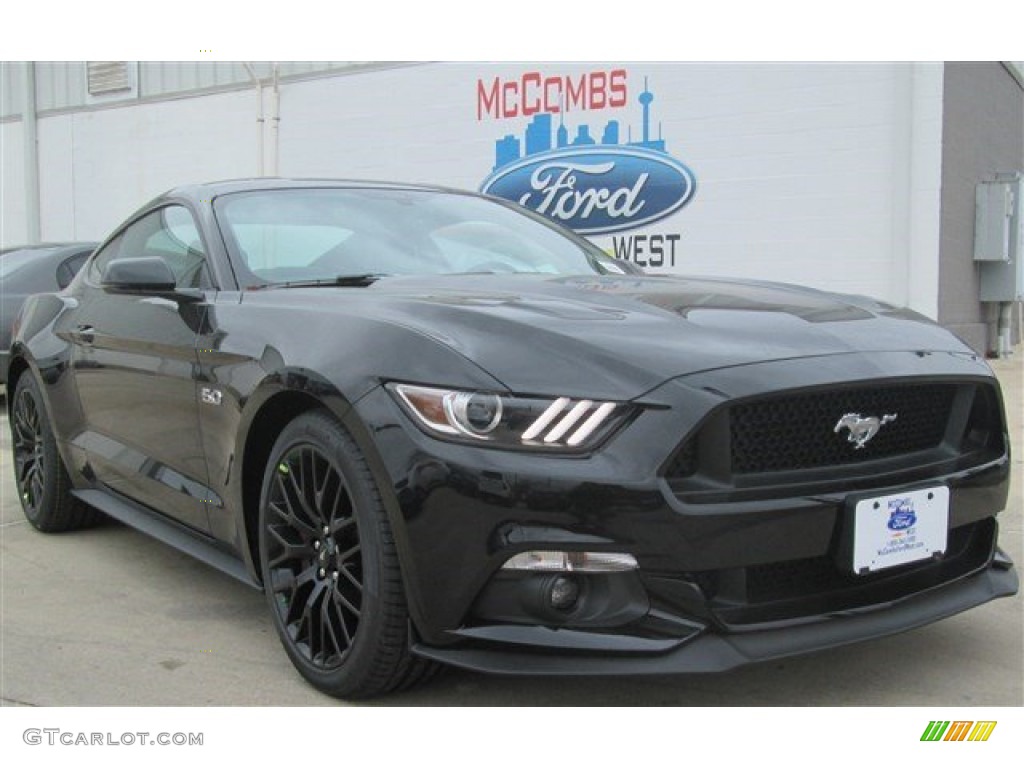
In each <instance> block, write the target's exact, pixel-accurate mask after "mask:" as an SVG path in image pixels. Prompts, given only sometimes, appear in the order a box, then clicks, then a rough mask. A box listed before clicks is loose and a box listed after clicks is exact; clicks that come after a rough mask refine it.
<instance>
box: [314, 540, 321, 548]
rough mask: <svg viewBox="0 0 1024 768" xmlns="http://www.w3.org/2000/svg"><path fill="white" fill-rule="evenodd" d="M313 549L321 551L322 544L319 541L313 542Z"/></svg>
mask: <svg viewBox="0 0 1024 768" xmlns="http://www.w3.org/2000/svg"><path fill="white" fill-rule="evenodd" d="M313 549H320V542H319V541H314V542H313Z"/></svg>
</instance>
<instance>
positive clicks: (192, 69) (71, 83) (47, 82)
mask: <svg viewBox="0 0 1024 768" xmlns="http://www.w3.org/2000/svg"><path fill="white" fill-rule="evenodd" d="M129 66H130V67H131V68H135V67H138V76H139V94H138V95H139V97H140V98H143V99H160V98H172V97H175V96H178V95H180V94H186V93H193V92H197V91H210V90H221V89H227V88H239V87H245V86H247V85H250V84H251V83H252V78H251V77H250V76H249V72H248V71H247V70H246V68H245V66H244V65H243V64H242V63H241V62H234V61H143V62H129ZM250 66H251V67H252V69H253V72H254V73H255V74H256V76H257V77H259V78H261V79H263V80H264V81H268V80H269V79H270V78H271V77H272V76H273V65H272V64H271V63H270V62H267V61H260V62H251V64H250ZM370 66H372V62H363V61H282V62H279V63H278V76H279V77H280V78H281V79H282V80H293V79H303V78H304V77H311V76H312V77H315V76H317V75H319V74H321V73H329V72H344V71H345V70H356V69H365V68H367V67H370ZM21 67H22V62H18V61H13V62H9V61H5V62H0V68H2V73H0V118H10V117H16V116H18V115H20V114H21ZM94 103H95V100H90V99H89V95H88V72H87V66H86V62H84V61H40V62H36V108H37V110H38V111H39V112H47V111H51V110H63V109H75V108H78V107H86V106H91V105H92V104H94Z"/></svg>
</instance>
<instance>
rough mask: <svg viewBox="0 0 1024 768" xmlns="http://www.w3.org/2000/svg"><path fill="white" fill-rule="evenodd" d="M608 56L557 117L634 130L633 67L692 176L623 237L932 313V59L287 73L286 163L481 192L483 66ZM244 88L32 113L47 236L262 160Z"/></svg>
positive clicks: (93, 225)
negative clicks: (616, 80) (598, 94)
mask: <svg viewBox="0 0 1024 768" xmlns="http://www.w3.org/2000/svg"><path fill="white" fill-rule="evenodd" d="M611 69H625V70H626V72H627V84H628V100H627V103H626V104H625V106H623V107H621V108H619V109H602V110H593V111H586V112H582V111H576V112H571V113H569V115H568V117H567V119H566V122H567V123H568V124H570V125H573V126H575V125H576V124H578V123H579V122H586V123H588V124H590V125H592V126H598V125H603V124H604V123H605V122H606V121H607V120H608V119H617V120H619V121H620V123H621V126H622V129H621V130H622V139H623V140H625V135H626V126H632V127H633V137H634V139H636V138H639V130H640V123H641V119H640V115H641V108H640V106H639V105H638V103H637V96H638V94H639V93H640V91H642V90H643V82H644V78H645V77H646V78H647V79H648V84H649V89H650V91H651V92H652V93H653V94H654V101H653V103H652V105H651V112H652V118H653V124H654V126H655V131H656V130H657V125H658V124H659V123H660V125H661V130H662V135H663V137H664V139H665V141H666V143H667V149H668V152H669V154H671V155H672V156H673V157H675V158H677V159H678V160H680V161H682V162H683V163H685V164H686V165H687V166H688V167H689V168H691V169H692V170H693V172H694V174H695V175H696V177H697V185H698V186H697V193H696V195H695V196H694V198H693V200H692V201H691V202H690V203H689V205H687V206H686V207H684V208H683V209H681V210H680V211H679V212H678V213H676V214H674V215H673V216H672V217H670V218H668V219H664V220H662V221H659V222H656V223H654V224H652V225H650V226H648V227H646V228H644V229H643V230H639V231H634V232H624V233H620V234H619V235H617V236H616V237H630V236H635V235H638V234H639V235H652V234H671V235H677V236H678V237H679V240H678V247H677V259H676V265H675V267H674V268H669V267H666V268H665V271H676V272H686V273H698V274H720V275H735V276H743V277H758V278H766V279H775V280H784V281H793V282H801V283H806V284H811V285H816V286H820V287H824V288H828V289H831V290H839V291H849V292H855V293H866V294H871V295H875V296H878V297H880V298H883V299H887V300H890V301H893V302H895V303H898V304H906V303H909V304H910V305H911V306H914V307H915V308H917V309H920V310H922V311H925V312H926V313H928V314H931V315H933V316H934V314H935V305H936V301H937V299H936V295H937V270H938V221H939V219H938V214H939V211H938V189H939V182H940V176H939V174H940V170H941V167H940V160H941V107H942V65H941V64H926V65H914V64H907V63H896V64H884V63H877V64H875V63H872V64H746V63H744V64H658V63H639V64H630V63H614V64H609V63H600V62H599V63H591V64H585V65H579V64H558V63H553V64H538V63H530V64H516V63H502V64H472V63H451V64H435V65H423V66H415V67H402V68H397V69H389V70H378V71H368V72H361V73H354V74H347V75H343V76H336V77H325V78H320V79H313V80H306V81H300V82H293V83H288V84H285V85H283V86H282V93H281V123H280V166H279V170H280V174H281V175H294V176H318V177H331V176H341V177H350V178H377V179H390V180H405V181H418V182H429V183H438V184H443V185H447V186H455V187H464V188H471V189H475V188H478V187H479V185H480V183H481V182H482V181H483V179H484V178H485V177H486V176H487V175H488V174H489V173H490V171H491V168H492V166H493V164H494V146H495V140H497V139H499V138H501V137H502V136H504V135H506V134H515V135H518V136H522V134H523V132H524V130H525V128H526V125H527V124H528V123H529V120H530V119H529V118H523V117H514V118H508V119H495V118H493V117H486V116H485V117H484V119H478V116H477V81H478V79H482V80H483V81H484V82H490V81H491V80H492V79H493V78H495V77H498V78H501V79H502V80H503V81H504V80H514V79H516V78H519V77H520V76H521V75H522V74H523V73H524V72H527V71H539V72H541V73H543V74H544V75H567V76H578V75H579V74H580V73H585V72H589V71H592V70H611ZM255 103H256V101H255V96H254V94H253V92H252V91H251V90H246V91H239V92H231V93H227V94H216V95H208V96H203V97H195V98H185V99H179V100H174V101H166V102H160V103H149V104H143V105H138V106H131V107H123V108H116V109H104V110H97V111H92V112H79V113H74V114H67V115H56V116H51V117H44V118H42V119H40V121H39V126H40V128H39V130H40V166H41V187H42V194H41V196H42V199H43V203H42V230H43V236H44V238H49V239H54V238H58V237H59V238H67V237H76V238H99V237H101V236H102V235H103V234H104V233H105V232H106V231H107V230H108V229H109V228H110V227H112V226H114V225H115V224H116V223H117V222H118V221H119V220H120V219H121V218H123V217H124V216H125V215H127V214H128V213H130V212H131V211H132V210H134V209H135V208H136V207H138V206H139V205H140V204H142V203H143V202H145V200H147V199H148V198H150V197H152V196H154V195H155V194H158V193H159V192H161V191H163V190H164V189H165V188H167V187H170V186H172V185H175V184H179V183H183V182H192V181H201V180H211V179H218V178H230V177H238V176H249V175H255V172H256V142H255V122H254V120H255ZM17 128H18V124H17V123H7V124H3V125H2V126H0V131H2V133H0V135H2V136H3V137H4V150H3V151H4V170H3V179H4V193H5V200H4V218H5V220H6V219H10V220H11V225H10V226H7V225H5V226H4V228H3V232H2V233H0V234H2V237H3V241H4V242H5V243H7V242H12V241H14V240H17V239H18V237H19V235H20V234H22V232H23V229H19V228H18V227H20V226H21V218H22V212H23V208H21V207H20V206H21V205H22V202H21V200H20V195H21V194H22V190H21V182H20V167H19V166H17V162H16V160H17V157H18V156H19V152H20V143H19V144H18V145H17V146H15V147H9V146H8V144H10V143H11V142H9V141H7V137H8V136H14V135H15V134H17ZM594 132H595V133H597V131H594ZM17 141H18V142H20V138H19V139H17ZM12 149H13V152H12ZM9 157H10V162H9ZM12 191H13V194H9V193H10V192H12ZM594 239H595V241H596V242H598V243H599V244H600V245H601V246H602V247H606V248H609V249H611V248H613V246H614V243H613V238H612V237H609V236H595V237H594ZM912 276H913V277H912Z"/></svg>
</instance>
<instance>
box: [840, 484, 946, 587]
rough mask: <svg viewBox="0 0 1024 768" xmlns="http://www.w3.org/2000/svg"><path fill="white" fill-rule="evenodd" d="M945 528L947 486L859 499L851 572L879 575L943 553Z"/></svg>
mask: <svg viewBox="0 0 1024 768" xmlns="http://www.w3.org/2000/svg"><path fill="white" fill-rule="evenodd" d="M948 527H949V488H947V487H946V486H936V487H934V488H922V489H921V490H916V491H906V492H904V493H894V494H891V495H889V496H876V497H874V498H870V499H862V500H861V501H858V502H857V506H856V507H855V508H854V519H853V571H854V573H865V572H871V571H878V570H881V569H882V568H891V567H893V566H895V565H903V564H904V563H913V562H915V561H917V560H927V559H928V558H930V557H931V556H932V555H934V554H936V553H942V552H945V551H946V533H947V530H948Z"/></svg>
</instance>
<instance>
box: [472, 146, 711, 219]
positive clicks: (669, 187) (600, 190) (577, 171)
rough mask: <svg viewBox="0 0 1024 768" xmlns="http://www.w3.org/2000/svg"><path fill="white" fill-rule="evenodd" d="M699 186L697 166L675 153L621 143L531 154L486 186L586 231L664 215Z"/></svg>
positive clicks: (683, 202) (505, 168) (492, 177)
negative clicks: (678, 158)
mask: <svg viewBox="0 0 1024 768" xmlns="http://www.w3.org/2000/svg"><path fill="white" fill-rule="evenodd" d="M696 189H697V179H696V178H695V177H694V175H693V172H692V171H690V169H689V168H687V167H686V166H685V165H683V164H682V163H680V162H679V161H678V160H676V159H675V158H673V157H671V156H669V155H667V154H664V153H662V152H656V151H653V150H649V149H643V148H640V147H620V146H595V147H582V148H572V149H558V150H554V151H551V152H543V153H540V154H535V155H530V156H529V157H526V158H524V159H522V160H519V161H518V162H514V163H511V164H510V165H506V166H503V167H502V168H499V169H498V170H497V171H495V172H494V173H492V174H491V175H490V176H488V177H487V178H486V179H485V180H484V183H483V185H482V186H481V187H480V191H481V192H483V193H484V194H489V195H495V196H497V197H502V198H505V199H506V200H512V201H513V202H516V203H519V204H520V205H523V206H525V207H526V208H529V209H531V210H533V211H536V212H537V213H540V214H542V215H544V216H547V217H548V218H551V219H554V220H555V221H557V222H560V223H562V224H565V225H567V226H569V227H571V228H572V229H574V230H575V231H577V232H579V233H580V234H585V235H596V234H604V233H608V232H620V231H622V230H624V229H633V228H635V227H640V226H643V225H645V224H650V223H651V222H653V221H657V220H658V219H663V218H665V217H666V216H668V215H670V214H672V213H675V212H676V211H678V210H679V209H680V208H682V207H683V206H684V205H686V204H687V203H688V202H690V199H691V198H692V197H693V193H694V192H695V191H696Z"/></svg>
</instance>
